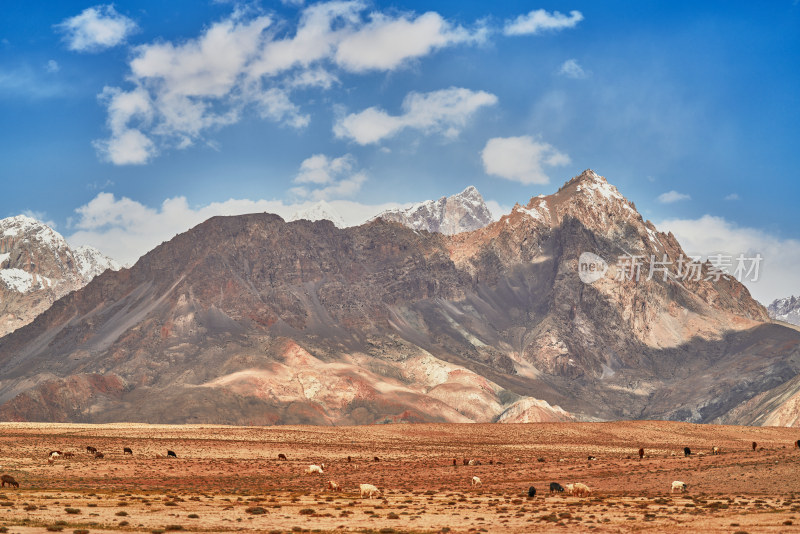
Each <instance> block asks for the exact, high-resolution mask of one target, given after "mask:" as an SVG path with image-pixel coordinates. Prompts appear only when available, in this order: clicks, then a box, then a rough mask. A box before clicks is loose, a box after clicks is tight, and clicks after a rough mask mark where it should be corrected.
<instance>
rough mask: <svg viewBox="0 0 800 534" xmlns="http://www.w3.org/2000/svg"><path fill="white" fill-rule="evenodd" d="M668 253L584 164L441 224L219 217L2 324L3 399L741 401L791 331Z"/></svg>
mask: <svg viewBox="0 0 800 534" xmlns="http://www.w3.org/2000/svg"><path fill="white" fill-rule="evenodd" d="M587 254H590V255H592V256H589V257H590V258H595V259H594V260H593V261H595V263H596V264H597V266H599V267H602V264H601V262H602V261H603V260H604V262H605V268H604V269H598V270H596V271H594V274H595V275H599V276H591V277H588V279H587V277H586V276H585V275H586V274H587V271H585V270H581V269H583V264H584V263H585V262H581V259H582V258H586V257H587V256H586V255H587ZM682 254H683V251H682V250H681V248H680V245H679V244H678V243H677V241H676V240H675V238H674V237H673V236H672V235H671V234H664V233H660V232H658V231H657V230H656V229H655V228H654V227H653V225H652V224H651V223H650V222H649V221H644V220H643V219H642V217H641V215H639V213H638V212H637V211H636V209H635V206H634V205H633V204H632V203H630V202H629V201H627V200H626V199H625V198H624V197H622V195H621V194H620V193H619V192H618V191H617V190H616V188H614V187H613V186H611V185H610V184H608V183H607V182H606V180H605V179H603V178H602V177H600V176H598V175H597V174H595V173H594V172H592V171H586V172H584V173H583V174H581V175H580V176H577V177H575V178H573V179H572V180H570V181H569V182H567V183H566V184H565V185H564V186H563V187H562V188H561V189H560V190H559V191H558V192H556V193H555V194H553V195H549V196H542V197H536V198H533V199H531V200H530V202H528V204H527V205H525V206H521V205H517V206H515V207H514V209H513V210H512V212H511V213H510V214H508V215H506V216H504V217H503V218H502V219H501V220H499V221H497V222H494V223H491V224H489V225H488V226H486V227H484V228H481V229H478V230H475V231H473V232H466V233H458V234H455V235H452V236H448V235H443V234H441V233H428V232H417V231H414V230H412V229H409V228H407V227H405V226H403V225H400V224H396V223H392V222H388V221H386V220H382V219H378V220H375V221H372V222H370V223H369V224H365V225H362V226H359V227H354V228H348V229H338V228H336V227H335V226H334V225H333V224H332V223H330V222H328V221H318V222H310V221H306V220H299V221H296V222H291V223H286V222H284V221H283V220H282V219H281V218H280V217H278V216H275V215H267V214H255V215H246V216H238V217H215V218H213V219H210V220H208V221H206V222H204V223H202V224H201V225H198V226H197V227H195V228H193V229H192V230H190V231H188V232H186V233H184V234H181V235H179V236H176V237H175V238H174V239H173V240H171V241H170V242H168V243H164V244H162V245H161V246H159V247H157V248H156V249H154V250H153V251H151V252H150V253H148V254H147V255H145V256H144V257H142V258H141V259H140V260H139V262H137V263H136V265H134V266H133V267H132V268H130V269H124V270H122V271H120V272H112V271H107V272H105V273H104V274H102V275H100V276H99V277H97V278H96V279H94V280H93V281H92V282H91V283H90V284H88V285H87V286H86V287H85V288H83V289H82V290H80V291H76V292H74V293H71V294H69V295H67V296H66V297H65V298H63V299H61V300H59V301H58V302H56V303H55V304H54V305H53V307H52V308H51V309H50V310H48V311H47V312H46V313H44V314H42V315H41V316H39V317H38V318H37V319H36V320H35V321H34V322H33V323H32V324H30V325H28V326H26V327H25V328H22V329H20V330H18V331H16V332H14V333H13V334H11V335H9V336H6V337H5V338H2V339H0V418H3V419H8V420H47V421H92V422H106V421H121V420H127V421H149V422H163V423H168V422H169V423H191V422H197V423H200V422H205V423H235V424H271V423H314V424H350V423H376V422H395V421H462V422H466V421H553V420H571V419H575V418H577V419H581V420H593V419H625V418H629V419H640V418H641V419H652V418H660V419H674V420H684V421H695V422H710V421H720V420H723V419H726V418H727V420H728V421H729V422H740V421H743V420H744V419H746V418H747V417H749V416H750V414H752V412H753V409H752V406H751V405H752V403H754V402H758V399H759V396H764V397H766V396H770V397H769V398H770V399H775V398H777V397H776V395H777V392H778V390H780V389H781V388H784V389H786V390H787V391H788V390H791V388H792V387H793V386H792V384H793V383H794V381H796V380H799V379H798V378H797V377H798V372H800V332H797V331H795V330H793V329H790V328H786V327H783V326H780V325H776V324H770V323H768V322H767V321H768V320H769V318H768V316H767V312H766V310H765V309H764V307H763V306H761V305H760V304H758V303H757V302H756V301H755V300H753V299H752V298H751V297H750V294H749V292H748V291H747V289H746V288H745V287H744V286H743V285H741V284H740V283H739V282H737V281H736V280H734V279H726V278H725V277H719V279H716V277H715V276H713V273H712V272H709V266H708V265H705V266H699V267H700V269H701V271H700V272H701V276H699V277H698V278H697V279H695V277H694V276H687V272H688V271H687V270H686V269H687V266H686V265H684V264H683V263H681V256H682ZM651 256H652V257H653V258H657V259H658V261H660V262H661V263H660V264H659V266H660V269H661V270H656V271H655V276H640V277H634V276H632V269H627V268H626V263H625V261H623V260H624V259H625V258H634V259H636V262H634V263H635V264H638V263H639V262H643V261H644V260H645V259H650V257H651ZM621 257H622V258H623V259H620V258H621ZM629 263H630V262H629ZM634 263H632V265H633V264H634ZM695 267H698V266H695ZM639 270H640V271H641V272H644V273H645V274H649V271H648V270H647V269H646V268H645V266H644V265H639ZM629 271H631V272H629ZM706 278H708V279H706ZM584 279H586V281H584ZM748 403H751V404H748Z"/></svg>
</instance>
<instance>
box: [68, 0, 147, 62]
mask: <svg viewBox="0 0 800 534" xmlns="http://www.w3.org/2000/svg"><path fill="white" fill-rule="evenodd" d="M56 29H58V30H59V31H61V32H63V33H64V41H65V42H66V43H67V48H69V49H70V50H74V51H76V52H99V51H100V50H104V49H106V48H111V47H114V46H117V45H120V44H122V43H124V42H125V40H126V39H127V38H128V36H129V35H130V34H132V33H133V32H135V31H136V30H137V26H136V23H135V22H134V21H133V20H131V19H129V18H128V17H126V16H125V15H122V14H120V13H118V12H117V10H116V9H114V6H113V5H110V4H108V5H99V6H94V7H89V8H86V9H84V10H83V11H82V12H81V13H80V14H79V15H75V16H74V17H71V18H68V19H66V20H64V21H63V22H61V23H59V24H57V25H56Z"/></svg>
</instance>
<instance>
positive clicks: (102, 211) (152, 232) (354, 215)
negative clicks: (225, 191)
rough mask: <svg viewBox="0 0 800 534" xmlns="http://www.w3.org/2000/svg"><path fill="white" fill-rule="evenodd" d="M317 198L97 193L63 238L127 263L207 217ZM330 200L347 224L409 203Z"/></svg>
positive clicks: (288, 212)
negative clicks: (151, 201)
mask: <svg viewBox="0 0 800 534" xmlns="http://www.w3.org/2000/svg"><path fill="white" fill-rule="evenodd" d="M343 187H347V186H346V185H345V186H343ZM315 200H316V199H311V200H307V201H302V202H298V203H294V204H286V203H284V202H282V201H280V200H249V199H229V200H226V201H224V202H214V203H211V204H208V205H205V206H198V207H191V206H189V203H188V201H187V200H186V198H185V197H174V198H168V199H166V200H164V202H162V203H161V206H159V207H158V208H150V207H148V206H145V205H144V204H141V203H140V202H137V201H135V200H131V199H130V198H126V197H122V198H116V197H115V196H114V195H112V194H110V193H100V194H98V195H97V196H96V197H95V198H94V199H92V200H91V201H90V202H89V203H88V204H86V205H84V206H81V207H80V208H78V209H77V210H75V212H76V214H77V217H76V219H75V220H74V221H72V223H71V228H72V229H74V232H73V233H72V234H71V235H69V236H68V238H67V239H68V241H69V242H70V243H71V244H73V245H76V246H77V245H91V246H93V247H95V248H97V249H98V250H100V251H102V252H103V253H104V254H106V255H108V256H110V257H112V258H114V259H115V260H117V261H120V262H122V263H124V264H128V265H130V264H133V263H134V262H135V261H136V260H137V259H138V258H139V257H140V256H142V255H143V254H145V253H146V252H148V251H149V250H151V249H152V248H154V247H155V246H157V245H158V244H160V243H161V242H163V241H168V240H170V239H172V238H173V237H174V236H175V235H177V234H179V233H181V232H185V231H186V230H188V229H189V228H191V227H193V226H196V225H198V224H200V223H201V222H203V221H205V220H206V219H208V218H210V217H214V216H216V215H242V214H245V213H263V212H267V213H276V214H278V215H280V216H281V217H283V218H284V219H288V218H289V217H291V216H292V214H294V213H296V212H298V211H303V210H305V209H307V208H309V207H310V206H312V205H313V204H314V202H315ZM329 204H330V205H331V206H333V208H334V209H335V210H336V211H337V212H338V213H339V214H340V215H341V216H342V218H343V219H344V222H345V224H346V225H348V226H353V225H357V224H362V223H363V222H365V221H367V220H369V219H371V218H372V217H374V216H375V215H377V214H378V213H380V212H382V211H385V210H387V209H390V208H396V207H407V205H403V204H398V203H394V202H392V203H386V204H376V205H369V204H361V203H359V202H353V201H348V200H333V201H330V202H329Z"/></svg>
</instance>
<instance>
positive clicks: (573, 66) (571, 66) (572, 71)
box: [558, 59, 589, 80]
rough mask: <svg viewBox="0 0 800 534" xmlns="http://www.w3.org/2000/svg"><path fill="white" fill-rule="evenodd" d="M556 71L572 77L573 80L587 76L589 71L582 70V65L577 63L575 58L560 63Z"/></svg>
mask: <svg viewBox="0 0 800 534" xmlns="http://www.w3.org/2000/svg"><path fill="white" fill-rule="evenodd" d="M558 73H559V74H560V75H561V76H566V77H567V78H572V79H574V80H580V79H583V78H587V77H588V76H589V73H587V72H586V71H585V70H583V67H581V66H580V64H578V60H577V59H568V60H566V61H565V62H564V63H562V64H561V68H560V69H558Z"/></svg>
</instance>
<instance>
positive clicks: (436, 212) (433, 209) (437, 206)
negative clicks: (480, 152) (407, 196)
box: [376, 186, 492, 235]
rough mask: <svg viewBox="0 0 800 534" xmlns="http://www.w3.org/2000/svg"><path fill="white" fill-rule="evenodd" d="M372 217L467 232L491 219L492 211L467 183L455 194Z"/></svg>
mask: <svg viewBox="0 0 800 534" xmlns="http://www.w3.org/2000/svg"><path fill="white" fill-rule="evenodd" d="M376 218H378V219H383V220H386V221H392V222H397V223H400V224H402V225H403V226H407V227H409V228H411V229H412V230H427V231H428V232H440V233H442V234H446V235H453V234H458V233H461V232H471V231H473V230H478V229H479V228H483V227H484V226H486V225H487V224H489V223H491V222H492V214H491V212H490V211H489V208H488V207H486V202H484V200H483V197H482V196H481V194H480V193H479V192H478V190H477V189H475V187H474V186H469V187H467V188H466V189H464V190H463V191H462V192H460V193H458V194H457V195H453V196H450V197H442V198H440V199H439V200H426V201H425V202H420V203H418V204H414V205H413V206H411V207H410V208H405V209H400V208H397V209H392V210H387V211H384V212H383V213H381V214H379V215H378V216H377V217H376Z"/></svg>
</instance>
